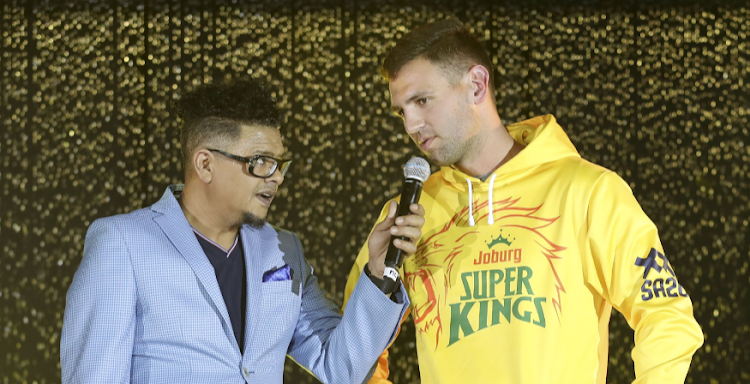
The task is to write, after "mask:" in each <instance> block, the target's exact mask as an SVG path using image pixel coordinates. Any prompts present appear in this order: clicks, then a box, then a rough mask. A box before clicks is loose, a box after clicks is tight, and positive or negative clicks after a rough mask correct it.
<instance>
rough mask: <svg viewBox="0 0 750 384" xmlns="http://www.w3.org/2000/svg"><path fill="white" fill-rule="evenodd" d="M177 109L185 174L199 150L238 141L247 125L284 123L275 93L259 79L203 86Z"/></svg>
mask: <svg viewBox="0 0 750 384" xmlns="http://www.w3.org/2000/svg"><path fill="white" fill-rule="evenodd" d="M174 107H175V109H176V111H177V115H178V116H179V117H180V118H182V119H183V121H184V125H183V127H182V135H181V140H180V141H181V143H182V161H183V168H184V170H185V171H187V170H188V169H190V163H191V158H192V156H193V153H195V151H196V150H198V149H199V148H201V147H204V146H209V145H211V146H214V145H217V144H223V143H229V142H232V141H233V140H237V139H238V138H239V137H240V127H242V126H243V125H261V126H268V127H274V128H275V127H278V126H279V125H281V120H282V116H281V111H280V110H279V108H278V107H277V106H276V99H274V98H273V96H272V94H271V90H270V89H269V87H268V86H267V85H266V84H265V83H264V82H263V81H261V80H259V79H241V80H236V81H234V82H223V83H222V82H217V83H212V84H206V85H201V86H198V87H197V88H195V89H193V90H191V91H189V92H187V93H185V94H184V95H183V96H182V97H181V98H180V99H179V100H177V101H176V102H175V103H174Z"/></svg>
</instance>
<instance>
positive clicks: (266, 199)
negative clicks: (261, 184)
mask: <svg viewBox="0 0 750 384" xmlns="http://www.w3.org/2000/svg"><path fill="white" fill-rule="evenodd" d="M255 196H256V197H257V198H258V200H260V202H261V203H263V205H266V206H269V205H271V202H272V201H273V198H274V197H275V196H276V192H274V191H266V192H261V193H258V194H256V195H255Z"/></svg>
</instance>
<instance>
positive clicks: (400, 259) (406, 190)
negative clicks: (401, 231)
mask: <svg viewBox="0 0 750 384" xmlns="http://www.w3.org/2000/svg"><path fill="white" fill-rule="evenodd" d="M421 195H422V182H421V181H419V180H415V179H406V180H404V186H403V188H402V190H401V201H400V202H399V204H398V212H397V213H396V217H400V216H406V215H409V214H410V213H411V211H410V210H409V206H410V205H412V204H415V203H418V202H419V197H420V196H421ZM396 239H401V240H409V239H407V238H406V237H404V236H391V242H390V243H389V244H388V251H387V252H386V254H385V275H384V276H383V279H384V280H385V281H386V282H389V280H390V281H391V282H392V284H395V283H396V280H397V279H398V269H399V268H401V265H402V264H403V263H404V254H403V251H402V250H400V249H398V248H396V246H395V245H393V240H396ZM394 289H395V287H394Z"/></svg>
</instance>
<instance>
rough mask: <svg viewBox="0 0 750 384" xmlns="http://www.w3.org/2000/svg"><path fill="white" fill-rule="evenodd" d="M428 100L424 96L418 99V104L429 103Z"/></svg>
mask: <svg viewBox="0 0 750 384" xmlns="http://www.w3.org/2000/svg"><path fill="white" fill-rule="evenodd" d="M428 101H429V99H428V98H426V97H423V98H421V99H419V100H417V104H419V105H425V104H427V102H428Z"/></svg>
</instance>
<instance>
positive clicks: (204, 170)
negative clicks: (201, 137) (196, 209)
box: [193, 148, 216, 184]
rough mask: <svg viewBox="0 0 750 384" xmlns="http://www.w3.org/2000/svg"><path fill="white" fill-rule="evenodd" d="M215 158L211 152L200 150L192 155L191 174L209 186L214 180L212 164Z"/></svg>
mask: <svg viewBox="0 0 750 384" xmlns="http://www.w3.org/2000/svg"><path fill="white" fill-rule="evenodd" d="M215 161H216V157H214V154H213V153H211V151H209V150H207V149H205V148H201V149H199V150H197V151H195V153H193V173H194V175H195V176H196V177H198V179H200V180H201V181H202V182H203V183H204V184H210V183H211V181H212V180H213V178H214V172H213V171H214V170H213V166H214V162H215Z"/></svg>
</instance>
